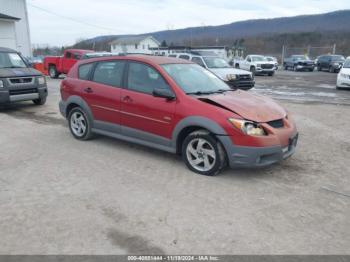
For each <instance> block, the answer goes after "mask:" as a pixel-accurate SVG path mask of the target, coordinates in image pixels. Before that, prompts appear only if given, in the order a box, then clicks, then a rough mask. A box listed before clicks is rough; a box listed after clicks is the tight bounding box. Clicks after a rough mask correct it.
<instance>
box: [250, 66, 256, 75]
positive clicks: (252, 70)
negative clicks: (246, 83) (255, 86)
mask: <svg viewBox="0 0 350 262" xmlns="http://www.w3.org/2000/svg"><path fill="white" fill-rule="evenodd" d="M250 72H252V74H253V76H255V73H256V72H255V66H251V67H250Z"/></svg>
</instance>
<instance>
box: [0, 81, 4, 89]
mask: <svg viewBox="0 0 350 262" xmlns="http://www.w3.org/2000/svg"><path fill="white" fill-rule="evenodd" d="M0 88H4V82H3V81H2V80H0Z"/></svg>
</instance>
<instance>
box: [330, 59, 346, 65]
mask: <svg viewBox="0 0 350 262" xmlns="http://www.w3.org/2000/svg"><path fill="white" fill-rule="evenodd" d="M344 62H345V60H334V61H332V63H333V64H334V63H339V64H344Z"/></svg>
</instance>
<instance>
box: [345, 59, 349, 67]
mask: <svg viewBox="0 0 350 262" xmlns="http://www.w3.org/2000/svg"><path fill="white" fill-rule="evenodd" d="M343 68H350V59H346V61H345V63H344V65H343Z"/></svg>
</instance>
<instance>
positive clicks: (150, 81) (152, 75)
mask: <svg viewBox="0 0 350 262" xmlns="http://www.w3.org/2000/svg"><path fill="white" fill-rule="evenodd" d="M155 88H159V89H170V87H169V86H168V84H167V83H166V82H165V80H164V78H163V77H162V76H161V75H160V73H159V72H158V71H156V70H155V69H154V68H153V67H150V66H148V65H145V64H141V63H130V64H129V73H128V89H130V90H134V91H137V92H140V93H145V94H150V95H151V94H152V93H153V89H155Z"/></svg>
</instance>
